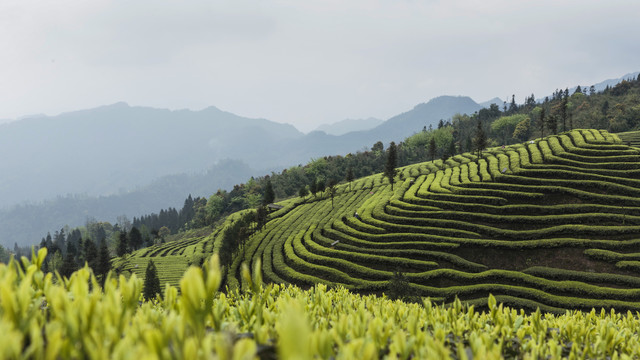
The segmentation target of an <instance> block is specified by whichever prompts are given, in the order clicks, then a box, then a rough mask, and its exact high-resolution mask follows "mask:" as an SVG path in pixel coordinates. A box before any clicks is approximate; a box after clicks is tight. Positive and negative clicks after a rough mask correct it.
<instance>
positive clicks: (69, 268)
mask: <svg viewBox="0 0 640 360" xmlns="http://www.w3.org/2000/svg"><path fill="white" fill-rule="evenodd" d="M76 270H78V264H77V263H76V260H75V259H74V257H73V256H72V255H71V254H69V253H67V256H65V257H64V261H63V262H62V266H61V267H60V275H62V276H64V277H66V278H70V277H71V274H73V272H74V271H76Z"/></svg>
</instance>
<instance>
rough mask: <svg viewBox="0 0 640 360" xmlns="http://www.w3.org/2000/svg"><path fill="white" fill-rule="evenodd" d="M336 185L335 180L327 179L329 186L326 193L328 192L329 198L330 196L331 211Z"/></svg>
mask: <svg viewBox="0 0 640 360" xmlns="http://www.w3.org/2000/svg"><path fill="white" fill-rule="evenodd" d="M336 184H337V181H336V180H335V179H329V186H327V191H329V196H331V208H332V209H333V198H334V197H335V196H336Z"/></svg>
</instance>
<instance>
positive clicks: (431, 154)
mask: <svg viewBox="0 0 640 360" xmlns="http://www.w3.org/2000/svg"><path fill="white" fill-rule="evenodd" d="M436 150H437V148H436V138H435V136H431V140H429V157H431V162H433V161H434V160H435V158H436Z"/></svg>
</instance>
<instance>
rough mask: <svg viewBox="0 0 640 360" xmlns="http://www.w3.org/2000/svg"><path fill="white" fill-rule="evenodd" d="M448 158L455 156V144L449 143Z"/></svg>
mask: <svg viewBox="0 0 640 360" xmlns="http://www.w3.org/2000/svg"><path fill="white" fill-rule="evenodd" d="M448 153H449V156H454V155H455V154H456V144H455V143H454V142H453V141H452V142H450V143H449V151H448Z"/></svg>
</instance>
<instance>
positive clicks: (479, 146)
mask: <svg viewBox="0 0 640 360" xmlns="http://www.w3.org/2000/svg"><path fill="white" fill-rule="evenodd" d="M473 140H474V148H475V150H476V151H477V152H478V157H479V158H481V157H482V150H484V148H486V147H487V135H486V134H485V132H484V129H483V128H482V122H481V121H480V120H478V126H477V127H476V133H475V137H474V138H473Z"/></svg>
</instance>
